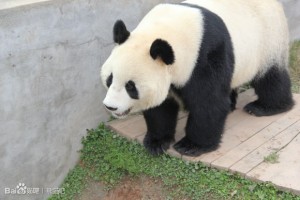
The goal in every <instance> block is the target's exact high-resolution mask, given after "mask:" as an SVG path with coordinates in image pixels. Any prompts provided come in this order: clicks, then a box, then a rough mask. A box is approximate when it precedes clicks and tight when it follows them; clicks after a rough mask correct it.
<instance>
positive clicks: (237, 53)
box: [184, 0, 289, 88]
mask: <svg viewBox="0 0 300 200" xmlns="http://www.w3.org/2000/svg"><path fill="white" fill-rule="evenodd" d="M184 3H189V4H195V5H198V6H200V7H204V8H206V9H208V10H210V11H211V12H213V13H215V14H217V15H218V16H219V17H221V18H222V20H223V21H224V23H225V24H226V27H227V29H228V31H229V33H230V36H231V40H232V43H233V49H234V57H235V65H234V74H233V79H232V84H231V85H232V88H235V87H238V86H240V85H242V84H244V83H245V82H248V81H250V80H252V79H253V78H254V77H255V76H256V75H258V76H259V75H263V74H264V72H266V71H267V70H268V68H269V67H271V66H273V65H276V66H278V67H287V62H288V42H289V34H288V27H287V23H286V18H285V15H284V11H283V9H282V6H281V5H280V4H279V3H278V2H277V1H276V0H247V1H245V0H188V1H184Z"/></svg>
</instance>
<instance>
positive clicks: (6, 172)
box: [0, 0, 300, 199]
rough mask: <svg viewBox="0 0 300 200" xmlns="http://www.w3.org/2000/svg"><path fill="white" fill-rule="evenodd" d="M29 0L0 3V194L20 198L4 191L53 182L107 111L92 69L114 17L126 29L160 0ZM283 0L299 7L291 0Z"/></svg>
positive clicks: (103, 54) (105, 47)
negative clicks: (104, 108) (87, 133)
mask: <svg viewBox="0 0 300 200" xmlns="http://www.w3.org/2000/svg"><path fill="white" fill-rule="evenodd" d="M16 1H17V0H14V3H15V2H16ZM28 1H30V2H32V1H33V0H22V4H20V5H23V6H17V7H12V6H10V4H9V1H8V0H5V1H2V2H4V3H6V4H2V5H3V7H2V8H1V3H0V41H1V47H0V136H1V140H0V166H1V170H0V199H25V198H24V197H25V196H22V195H21V196H20V195H18V196H17V195H5V194H4V188H15V187H16V186H17V184H18V183H20V182H21V183H25V184H26V186H27V187H28V188H54V187H58V186H59V185H60V183H61V182H62V180H63V178H64V177H65V175H66V174H67V172H68V171H69V169H70V168H72V167H73V166H74V165H75V163H76V161H77V160H78V153H77V151H78V150H79V149H80V148H81V145H80V140H81V137H82V136H84V135H85V133H86V131H85V130H86V129H87V128H94V127H96V126H97V125H98V124H99V122H100V121H105V120H106V119H107V118H108V116H107V115H106V113H105V112H104V110H103V108H102V103H101V102H102V99H103V98H104V94H105V91H104V89H103V87H102V85H101V84H100V78H99V71H100V66H101V65H102V63H103V62H104V61H105V59H106V58H107V56H108V55H109V53H110V50H111V49H112V47H113V43H112V35H111V32H112V30H111V29H112V25H113V23H114V22H115V20H117V19H120V18H121V19H124V21H125V22H126V24H127V25H128V28H129V30H132V29H133V28H134V27H135V25H136V24H137V22H138V21H139V20H140V19H141V18H142V16H143V15H144V14H145V13H146V12H147V11H148V10H149V9H150V8H151V7H153V6H154V5H155V4H157V3H159V2H162V0H152V1H149V0H135V1H133V0H131V1H130V0H111V1H105V0H103V1H100V0H89V1H87V0H52V1H46V0H38V1H39V2H40V3H38V4H30V5H28V4H27V5H26V2H28ZM44 1H45V2H44ZM176 1H177V2H179V1H178V0H170V2H176ZM282 1H284V0H282ZM24 2H25V3H24ZM284 3H285V4H286V5H289V6H288V7H286V9H287V10H294V11H296V10H299V1H298V0H296V1H286V2H284ZM292 3H294V4H297V6H298V9H296V8H294V6H293V5H294V4H292ZM16 5H18V4H16ZM4 8H5V9H4ZM291 12H292V11H291ZM294 14H295V13H291V14H290V13H288V14H287V15H288V16H290V17H292V18H290V24H291V25H292V26H293V27H291V30H296V31H292V32H293V34H294V33H296V34H295V37H294V36H293V38H300V33H299V32H297V30H299V27H300V26H298V23H299V18H295V19H294V18H293V16H295V17H299V14H297V12H296V15H294ZM40 193H41V191H40ZM47 195H48V193H47V192H45V193H44V194H43V195H30V196H28V197H27V198H29V199H43V198H45V197H46V196H47Z"/></svg>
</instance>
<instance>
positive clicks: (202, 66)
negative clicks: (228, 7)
mask: <svg viewBox="0 0 300 200" xmlns="http://www.w3.org/2000/svg"><path fill="white" fill-rule="evenodd" d="M179 5H182V6H189V7H193V8H197V9H200V10H201V12H202V14H203V16H204V23H205V25H204V28H205V30H204V35H203V39H202V44H201V45H200V49H199V52H200V53H199V55H198V59H197V63H196V65H195V68H194V71H193V73H192V76H191V78H190V80H189V81H188V82H187V83H186V85H184V86H183V87H181V88H174V86H173V87H171V89H172V90H173V91H174V92H175V93H176V94H177V95H178V96H179V97H181V99H182V101H183V103H184V105H185V108H186V109H187V110H188V111H189V116H188V121H187V125H186V128H185V131H186V136H185V137H184V138H183V139H182V140H180V141H179V142H178V143H176V144H175V145H174V148H175V149H176V150H177V151H178V152H179V153H181V154H184V155H189V156H198V155H200V154H202V153H203V152H207V151H212V150H214V149H216V148H217V147H218V145H219V143H220V139H221V135H222V133H223V129H224V124H225V119H226V117H227V115H228V113H229V112H230V107H231V100H230V95H231V88H230V83H231V78H232V74H233V66H234V56H233V48H232V44H231V38H230V35H229V33H228V30H227V28H226V26H225V24H224V22H223V21H222V19H221V18H219V17H218V16H217V15H215V14H213V13H212V12H210V11H208V10H206V9H204V8H201V7H198V6H194V5H189V4H179ZM169 104H170V100H169V99H167V100H166V101H165V102H164V103H163V104H162V105H161V106H158V107H156V108H155V109H154V110H151V116H152V117H151V118H149V117H147V114H148V113H149V111H146V112H144V116H145V115H146V117H145V119H146V123H147V127H148V133H147V136H146V139H145V141H144V144H145V146H146V148H147V149H148V150H149V151H150V152H156V153H162V152H163V150H164V149H165V148H164V147H162V146H168V145H169V143H170V140H171V139H173V135H174V132H175V125H176V120H177V109H165V107H166V105H169ZM173 104H174V103H172V105H173ZM170 107H171V106H169V107H168V108H170ZM173 107H175V105H174V106H173ZM175 110H176V112H175ZM165 112H169V113H165ZM151 130H154V131H151ZM165 130H168V131H165ZM149 138H151V139H152V140H153V138H155V140H154V141H152V140H151V139H149ZM165 138H166V139H165ZM162 144H166V145H162ZM158 149H159V150H158Z"/></svg>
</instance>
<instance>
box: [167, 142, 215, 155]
mask: <svg viewBox="0 0 300 200" xmlns="http://www.w3.org/2000/svg"><path fill="white" fill-rule="evenodd" d="M173 147H174V149H175V150H176V151H177V152H178V153H180V154H182V155H185V156H191V157H197V156H200V155H201V154H203V153H206V152H210V151H213V150H216V149H217V147H218V146H211V147H207V148H206V147H201V146H199V145H197V144H193V143H192V142H191V141H190V140H189V139H188V138H187V137H184V138H183V139H181V140H180V141H179V142H177V143H176V144H175V145H174V146H173Z"/></svg>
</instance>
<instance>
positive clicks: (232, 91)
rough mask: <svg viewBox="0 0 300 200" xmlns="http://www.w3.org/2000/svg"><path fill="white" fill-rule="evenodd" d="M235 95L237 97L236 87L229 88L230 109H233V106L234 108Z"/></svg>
mask: <svg viewBox="0 0 300 200" xmlns="http://www.w3.org/2000/svg"><path fill="white" fill-rule="evenodd" d="M237 97H238V92H237V89H233V90H231V95H230V100H231V104H230V107H231V111H234V110H235V108H236V101H237Z"/></svg>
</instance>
